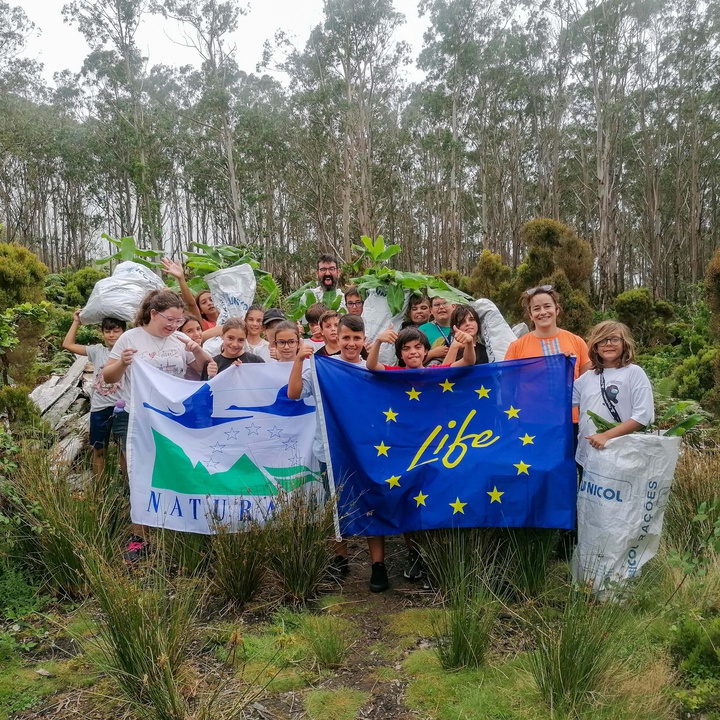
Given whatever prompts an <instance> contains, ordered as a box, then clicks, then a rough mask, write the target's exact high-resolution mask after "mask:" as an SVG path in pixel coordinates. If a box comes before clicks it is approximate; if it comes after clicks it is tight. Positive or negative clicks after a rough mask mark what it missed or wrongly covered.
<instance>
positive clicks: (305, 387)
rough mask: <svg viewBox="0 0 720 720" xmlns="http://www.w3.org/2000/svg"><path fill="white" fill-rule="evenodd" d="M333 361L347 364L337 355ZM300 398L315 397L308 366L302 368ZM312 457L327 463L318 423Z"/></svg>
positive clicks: (363, 363) (361, 362)
mask: <svg viewBox="0 0 720 720" xmlns="http://www.w3.org/2000/svg"><path fill="white" fill-rule="evenodd" d="M333 359H334V360H339V361H340V362H347V360H343V359H342V358H341V357H340V356H339V355H336V356H334V358H333ZM352 364H353V365H356V366H357V367H361V368H364V367H367V363H366V362H365V361H364V360H363V359H362V358H360V360H359V361H358V362H356V363H352ZM300 397H301V398H306V397H313V398H314V397H315V385H314V384H313V377H312V366H311V365H309V364H308V365H306V366H305V367H304V368H303V374H302V392H301V393H300ZM315 400H317V398H315ZM313 455H314V456H315V457H316V458H317V459H318V461H319V462H324V463H326V462H327V455H326V453H325V444H324V443H323V438H322V430H321V428H320V423H319V422H318V423H317V425H316V426H315V437H314V438H313Z"/></svg>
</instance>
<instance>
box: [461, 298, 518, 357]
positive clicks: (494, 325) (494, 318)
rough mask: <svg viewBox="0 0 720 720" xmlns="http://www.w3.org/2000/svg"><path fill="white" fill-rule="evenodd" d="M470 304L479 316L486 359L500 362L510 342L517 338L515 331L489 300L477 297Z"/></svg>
mask: <svg viewBox="0 0 720 720" xmlns="http://www.w3.org/2000/svg"><path fill="white" fill-rule="evenodd" d="M471 305H472V306H473V307H474V308H475V311H476V312H477V314H478V316H479V318H480V325H481V334H482V340H483V343H484V344H485V348H486V349H487V354H488V360H490V362H501V361H502V360H504V359H505V353H506V352H507V349H508V348H509V347H510V343H511V342H514V341H515V340H516V339H517V338H516V337H515V333H514V332H513V331H512V328H511V327H510V325H508V323H507V321H506V320H505V318H504V317H503V316H502V313H501V312H500V311H499V310H498V308H497V305H495V303H494V302H492V301H491V300H488V299H487V298H479V299H478V300H474V301H473V302H472V303H471Z"/></svg>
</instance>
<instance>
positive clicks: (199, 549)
mask: <svg viewBox="0 0 720 720" xmlns="http://www.w3.org/2000/svg"><path fill="white" fill-rule="evenodd" d="M152 535H153V538H152V542H154V543H155V544H156V545H158V546H160V548H161V551H162V552H163V553H164V557H165V558H166V559H167V561H168V563H169V565H170V566H172V567H173V568H175V569H177V571H178V572H180V573H182V574H185V575H199V574H201V573H203V572H205V570H207V568H208V566H209V565H210V556H211V539H210V536H209V535H201V534H199V533H189V532H178V531H176V530H166V529H164V528H163V529H160V530H157V531H155V532H153V533H152Z"/></svg>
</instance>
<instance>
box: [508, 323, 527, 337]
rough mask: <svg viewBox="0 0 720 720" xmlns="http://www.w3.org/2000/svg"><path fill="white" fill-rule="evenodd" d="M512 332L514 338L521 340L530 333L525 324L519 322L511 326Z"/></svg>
mask: <svg viewBox="0 0 720 720" xmlns="http://www.w3.org/2000/svg"><path fill="white" fill-rule="evenodd" d="M512 331H513V335H515V337H516V338H521V337H522V336H523V335H527V334H528V333H529V332H530V328H529V327H528V326H527V323H524V322H519V323H518V324H517V325H513V326H512Z"/></svg>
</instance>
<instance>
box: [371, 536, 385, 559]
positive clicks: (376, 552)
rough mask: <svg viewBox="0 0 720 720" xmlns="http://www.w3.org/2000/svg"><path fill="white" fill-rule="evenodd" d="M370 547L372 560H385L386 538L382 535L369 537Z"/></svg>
mask: <svg viewBox="0 0 720 720" xmlns="http://www.w3.org/2000/svg"><path fill="white" fill-rule="evenodd" d="M367 542H368V548H369V549H370V562H373V563H376V562H385V538H384V537H383V536H382V535H376V536H373V537H368V539H367Z"/></svg>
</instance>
